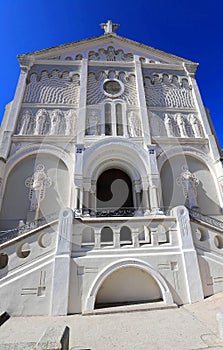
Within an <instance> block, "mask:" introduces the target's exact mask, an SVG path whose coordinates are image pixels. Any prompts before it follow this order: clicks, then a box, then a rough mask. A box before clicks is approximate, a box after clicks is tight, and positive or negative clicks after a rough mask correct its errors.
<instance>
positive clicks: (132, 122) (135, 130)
mask: <svg viewBox="0 0 223 350" xmlns="http://www.w3.org/2000/svg"><path fill="white" fill-rule="evenodd" d="M128 132H129V136H130V137H137V136H142V129H141V123H140V120H139V117H138V114H137V113H136V112H135V111H131V112H129V113H128Z"/></svg>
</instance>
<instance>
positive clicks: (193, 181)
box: [176, 166, 200, 209]
mask: <svg viewBox="0 0 223 350" xmlns="http://www.w3.org/2000/svg"><path fill="white" fill-rule="evenodd" d="M181 169H182V173H181V174H180V175H179V176H178V178H177V180H176V181H177V184H178V185H180V186H182V187H183V192H184V196H185V198H187V199H188V202H189V208H191V209H192V208H199V206H198V204H197V191H196V187H197V186H198V185H199V183H200V181H199V179H198V178H197V177H196V176H195V175H194V174H192V173H191V172H190V170H188V168H187V167H186V166H182V168H181Z"/></svg>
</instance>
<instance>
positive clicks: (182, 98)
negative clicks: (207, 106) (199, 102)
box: [144, 72, 195, 109]
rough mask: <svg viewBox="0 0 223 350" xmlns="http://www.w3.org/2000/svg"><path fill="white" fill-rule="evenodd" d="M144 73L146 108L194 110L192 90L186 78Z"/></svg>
mask: <svg viewBox="0 0 223 350" xmlns="http://www.w3.org/2000/svg"><path fill="white" fill-rule="evenodd" d="M144 73H146V74H145V75H144V86H145V96H146V103H147V106H148V107H169V108H182V109H194V108H195V104H194V100H193V96H192V90H191V89H192V88H191V86H190V84H189V82H188V79H187V77H184V76H178V75H170V74H166V73H165V74H163V73H149V72H144Z"/></svg>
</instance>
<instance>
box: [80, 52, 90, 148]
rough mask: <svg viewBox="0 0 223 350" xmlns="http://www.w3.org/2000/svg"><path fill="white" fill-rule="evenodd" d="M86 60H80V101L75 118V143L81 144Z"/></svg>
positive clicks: (84, 110)
mask: <svg viewBox="0 0 223 350" xmlns="http://www.w3.org/2000/svg"><path fill="white" fill-rule="evenodd" d="M87 76H88V61H87V59H86V58H84V59H83V60H82V68H81V80H80V103H79V112H78V118H77V144H82V143H83V140H84V136H85V121H86V102H87Z"/></svg>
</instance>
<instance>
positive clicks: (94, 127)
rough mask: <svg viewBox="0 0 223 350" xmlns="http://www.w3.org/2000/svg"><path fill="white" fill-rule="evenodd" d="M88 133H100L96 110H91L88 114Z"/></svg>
mask: <svg viewBox="0 0 223 350" xmlns="http://www.w3.org/2000/svg"><path fill="white" fill-rule="evenodd" d="M87 129H88V130H87V132H88V135H95V136H97V135H100V120H99V116H98V114H97V112H96V111H91V112H90V114H89V116H88V125H87Z"/></svg>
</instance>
